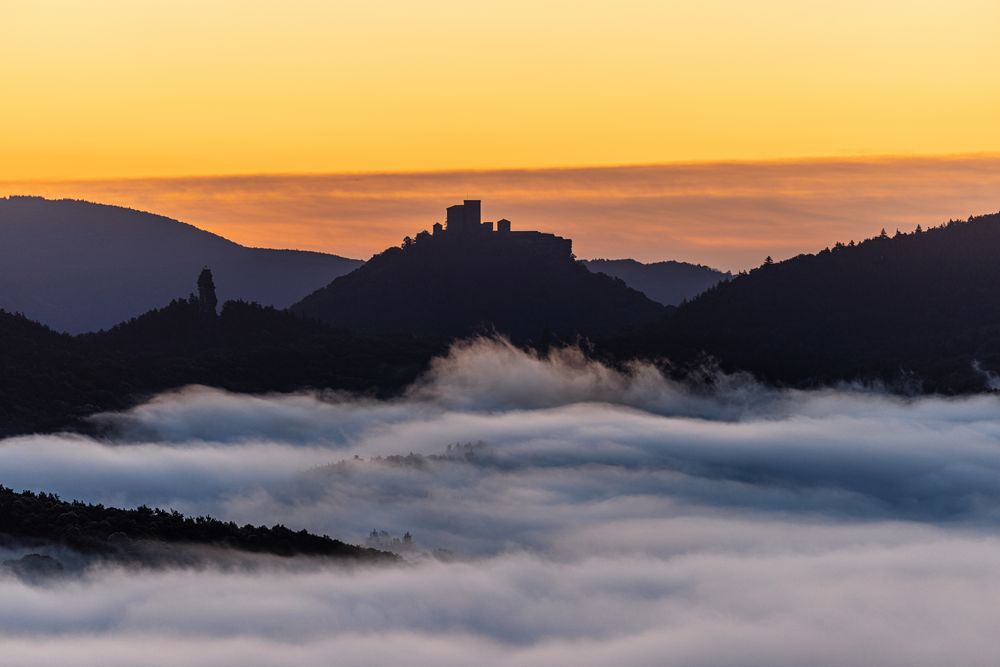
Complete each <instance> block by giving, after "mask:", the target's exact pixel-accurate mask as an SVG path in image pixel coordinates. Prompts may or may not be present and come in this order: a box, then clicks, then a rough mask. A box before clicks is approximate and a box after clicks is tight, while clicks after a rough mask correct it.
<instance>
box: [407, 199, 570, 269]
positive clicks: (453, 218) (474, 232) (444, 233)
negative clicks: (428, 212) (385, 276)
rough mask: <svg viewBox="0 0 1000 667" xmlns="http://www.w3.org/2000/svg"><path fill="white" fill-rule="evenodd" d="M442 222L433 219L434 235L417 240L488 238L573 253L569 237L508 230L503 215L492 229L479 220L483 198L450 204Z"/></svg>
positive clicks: (556, 254) (464, 241) (468, 242)
mask: <svg viewBox="0 0 1000 667" xmlns="http://www.w3.org/2000/svg"><path fill="white" fill-rule="evenodd" d="M445 224H446V225H447V226H444V225H442V224H441V223H440V222H435V223H434V226H433V228H432V229H433V230H434V231H433V234H427V233H426V232H423V233H422V234H418V235H417V238H416V242H424V241H425V240H426V238H425V236H426V237H431V238H432V239H433V240H434V241H435V242H445V243H449V244H461V245H471V244H477V243H481V242H484V241H488V242H490V243H496V244H501V245H503V246H506V247H508V248H520V249H524V250H530V251H532V252H534V253H541V254H545V255H549V256H552V257H558V258H571V257H572V256H573V241H572V239H567V238H563V237H561V236H556V235H555V234H547V233H544V232H536V231H523V232H515V231H512V230H511V223H510V220H507V219H506V218H501V219H500V220H497V222H496V229H495V231H494V224H493V223H492V222H483V220H482V201H481V200H479V199H466V200H465V201H464V202H462V203H461V204H455V205H454V206H449V207H448V208H447V209H446V218H445Z"/></svg>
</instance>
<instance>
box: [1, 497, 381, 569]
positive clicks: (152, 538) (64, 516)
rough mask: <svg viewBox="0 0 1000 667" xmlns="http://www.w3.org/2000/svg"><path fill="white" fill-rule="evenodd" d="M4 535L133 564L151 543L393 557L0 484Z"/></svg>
mask: <svg viewBox="0 0 1000 667" xmlns="http://www.w3.org/2000/svg"><path fill="white" fill-rule="evenodd" d="M0 534H2V535H3V536H5V537H6V538H7V540H8V541H10V542H24V541H29V542H32V543H36V544H52V545H59V546H65V547H69V548H71V549H74V550H76V551H79V552H82V553H85V554H94V555H99V556H106V557H112V558H124V559H128V560H132V559H134V558H136V557H137V554H141V555H143V556H145V555H148V554H149V553H150V551H149V550H148V549H141V550H137V549H133V548H132V547H135V546H143V547H148V546H149V544H148V543H150V542H154V543H155V542H160V543H170V544H184V545H197V546H210V547H217V548H222V549H232V550H236V551H244V552H249V553H258V554H272V555H276V556H318V557H324V558H341V559H351V560H366V561H392V560H395V557H394V556H393V555H392V554H389V553H386V552H384V551H378V550H376V549H369V548H366V547H359V546H355V545H352V544H347V543H345V542H341V541H340V540H335V539H332V538H330V537H327V536H326V535H315V534H312V533H309V532H306V531H305V530H300V531H293V530H291V529H289V528H286V527H285V526H282V525H276V526H272V527H271V528H266V527H264V526H251V525H249V524H247V525H245V526H237V525H236V524H235V523H232V522H224V521H219V520H218V519H213V518H211V517H207V516H200V517H195V518H190V517H185V516H184V515H182V514H180V513H178V512H170V511H166V510H162V509H151V508H149V507H145V506H142V507H138V508H136V509H117V508H114V507H105V506H103V505H89V504H86V503H81V502H67V501H65V500H60V499H59V497H58V496H55V495H53V494H48V493H32V492H31V491H22V492H20V493H18V492H16V491H13V490H11V489H8V488H6V487H3V486H0Z"/></svg>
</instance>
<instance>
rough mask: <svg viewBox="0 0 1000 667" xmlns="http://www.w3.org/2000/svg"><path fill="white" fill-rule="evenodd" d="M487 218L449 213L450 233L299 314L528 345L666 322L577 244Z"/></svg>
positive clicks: (412, 243) (410, 242) (362, 327)
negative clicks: (578, 254)
mask: <svg viewBox="0 0 1000 667" xmlns="http://www.w3.org/2000/svg"><path fill="white" fill-rule="evenodd" d="M463 207H470V208H469V211H471V212H469V211H466V212H463V211H462V209H463ZM478 211H479V202H478V201H466V203H465V204H459V205H456V206H453V207H450V208H449V210H448V216H449V222H448V227H447V229H443V228H441V226H440V225H436V226H435V233H434V234H429V233H427V232H421V233H420V234H418V235H417V237H416V238H415V239H409V238H408V239H406V240H405V241H404V244H403V247H401V248H389V249H388V250H386V251H385V252H383V253H381V254H379V255H377V256H375V257H373V258H372V259H371V260H369V261H368V262H366V263H365V265H364V266H362V267H361V268H359V269H358V270H356V271H354V272H352V273H350V274H348V275H346V276H341V277H340V278H337V279H336V280H334V281H333V282H332V283H330V284H329V285H328V286H326V287H324V288H322V289H320V290H317V291H316V292H314V293H313V294H310V295H309V296H308V297H306V298H305V299H303V300H302V301H300V302H299V303H297V304H295V305H294V306H292V308H291V310H292V312H294V313H295V314H297V315H301V316H303V317H308V318H312V319H316V320H319V321H322V322H325V323H327V324H329V325H330V326H334V327H339V328H343V329H347V330H351V331H357V332H363V333H413V334H420V335H432V336H442V337H447V338H458V337H462V336H468V335H471V334H475V333H483V332H492V331H496V332H499V333H502V334H506V335H509V336H512V337H513V338H515V339H522V340H523V339H531V338H537V337H539V336H544V335H547V334H554V335H559V336H571V335H574V334H584V335H600V334H608V333H611V332H614V331H619V330H623V329H628V328H631V327H636V326H639V325H643V324H648V323H650V322H654V321H656V320H658V319H661V318H662V317H664V316H665V313H666V311H665V309H664V308H663V306H661V305H659V304H657V303H654V302H653V301H651V300H650V299H648V298H647V297H646V296H645V295H643V294H642V293H641V292H638V291H636V290H634V289H632V288H630V287H628V286H627V285H626V284H625V283H624V282H622V281H621V280H618V279H616V278H611V277H609V276H606V275H603V274H600V273H591V272H590V271H588V270H587V269H586V268H585V267H583V266H582V265H581V264H580V263H578V262H576V261H575V260H574V259H573V255H572V249H571V242H570V241H569V240H568V239H564V238H560V237H558V236H554V235H552V234H543V233H540V232H519V231H511V229H510V222H509V221H507V220H501V221H499V222H498V223H497V230H496V231H494V230H493V228H492V223H482V222H480V221H479V214H478ZM466 216H467V217H466Z"/></svg>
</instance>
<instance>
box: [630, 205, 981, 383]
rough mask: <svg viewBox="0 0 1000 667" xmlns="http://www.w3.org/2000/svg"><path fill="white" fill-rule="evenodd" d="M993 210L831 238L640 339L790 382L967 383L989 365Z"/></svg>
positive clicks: (728, 287)
mask: <svg viewBox="0 0 1000 667" xmlns="http://www.w3.org/2000/svg"><path fill="white" fill-rule="evenodd" d="M998 256H1000V214H991V215H983V216H976V217H970V218H969V219H968V220H965V221H958V220H951V221H949V222H947V223H945V224H943V225H940V226H938V227H933V228H930V229H927V230H923V229H921V228H919V227H918V228H917V229H916V230H915V231H913V232H911V233H901V232H898V231H897V232H896V233H895V234H893V235H891V236H890V235H889V234H887V233H886V232H885V231H884V230H883V232H882V233H881V234H879V235H878V236H876V237H874V238H870V239H867V240H864V241H862V242H861V243H854V242H853V241H850V242H848V243H837V244H835V245H834V246H833V247H832V248H826V249H824V250H822V251H820V252H818V253H816V254H804V255H799V256H797V257H794V258H791V259H789V260H786V261H783V262H769V261H767V260H765V262H764V264H762V265H761V266H760V267H758V268H756V269H754V270H752V271H749V272H742V273H741V274H739V275H737V276H735V277H734V278H733V279H732V280H729V281H725V282H722V283H719V284H718V285H716V286H714V287H712V288H710V289H709V290H707V291H706V292H705V293H704V294H702V295H701V296H700V297H698V298H697V299H694V300H692V301H691V302H689V303H687V304H684V305H682V306H681V307H679V308H678V309H677V311H676V312H675V313H674V316H673V317H672V318H671V320H670V322H669V323H667V324H666V325H665V326H664V327H662V328H659V329H658V330H657V331H656V332H655V334H654V335H651V336H649V337H647V338H646V339H645V341H644V343H643V344H641V345H640V347H642V348H644V350H645V352H646V353H649V352H651V351H653V350H656V351H660V352H663V353H666V354H669V355H670V356H671V358H673V359H692V358H694V357H696V356H697V355H699V354H708V355H710V356H712V357H714V358H716V359H718V360H720V361H721V362H722V364H723V366H724V367H725V368H729V369H741V370H749V371H751V372H753V373H755V374H756V375H758V376H759V377H761V378H762V379H765V380H768V381H771V382H776V383H779V384H788V385H794V386H803V385H806V386H810V385H820V384H826V383H829V382H836V381H852V380H864V381H878V382H883V383H886V384H890V385H896V386H899V385H900V384H906V383H912V384H915V385H919V386H914V387H913V388H914V389H922V390H924V391H934V392H943V393H956V392H964V391H979V390H982V389H984V388H985V387H986V383H987V381H988V378H987V376H986V375H985V374H984V373H983V372H982V371H981V370H979V369H981V368H986V369H998V368H1000V289H997V287H998V286H1000V262H998V261H997V257H998Z"/></svg>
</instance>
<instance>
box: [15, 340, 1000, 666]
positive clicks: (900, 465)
mask: <svg viewBox="0 0 1000 667" xmlns="http://www.w3.org/2000/svg"><path fill="white" fill-rule="evenodd" d="M706 380H710V381H706V382H705V383H704V384H702V385H699V386H692V385H690V384H688V385H684V386H682V385H679V384H677V383H674V382H672V381H670V380H668V379H666V378H664V377H663V376H662V375H661V374H660V372H659V371H657V370H656V369H655V368H654V367H652V366H646V365H636V366H633V367H631V368H629V369H627V370H625V371H618V370H612V369H610V368H607V367H604V366H601V365H599V364H597V363H595V362H593V361H588V360H587V359H585V358H584V356H583V355H582V354H580V353H579V352H578V351H575V350H571V349H570V350H563V351H561V352H555V353H552V354H551V355H550V356H547V357H539V356H536V355H533V354H530V353H526V352H523V351H521V350H519V349H516V348H514V347H512V346H510V345H508V344H506V343H505V342H503V341H495V340H480V341H475V342H470V343H465V344H460V345H457V346H456V347H454V348H453V349H452V351H451V353H450V354H449V355H448V356H447V357H445V358H441V359H438V360H436V361H435V362H434V364H433V366H432V368H431V371H430V372H429V373H428V374H427V375H426V376H425V377H424V378H423V379H421V380H420V381H419V382H418V383H417V384H416V385H414V386H413V387H411V388H410V390H409V391H408V392H407V393H406V394H405V395H404V396H403V397H401V398H398V399H394V400H382V401H379V400H374V399H366V398H359V397H352V396H348V395H342V394H295V395H274V396H247V395H239V394H231V393H226V392H223V391H219V390H215V389H211V388H205V387H190V388H187V389H184V390H182V391H179V392H174V393H169V394H163V395H160V396H157V397H155V398H154V399H152V400H150V401H148V402H146V403H144V404H143V405H140V406H139V407H136V408H134V409H132V410H130V411H128V412H124V413H115V414H103V415H97V416H95V417H94V420H95V421H96V422H97V423H98V424H99V425H100V426H101V427H102V428H103V429H104V430H105V431H106V432H107V433H108V434H109V435H108V436H107V437H104V438H95V437H90V436H83V435H75V434H57V435H36V436H23V437H16V438H10V439H7V440H3V441H0V484H3V485H5V486H8V487H11V488H14V489H18V490H19V489H32V490H44V491H47V492H53V493H57V494H59V495H60V496H61V497H63V498H64V499H74V500H82V501H87V502H94V503H104V504H107V505H114V506H122V507H134V506H138V505H142V504H146V505H149V506H154V507H164V508H172V509H176V510H179V511H181V512H183V513H185V514H190V515H203V514H211V515H213V516H215V517H217V518H220V519H224V520H227V521H228V520H232V521H235V522H237V523H240V524H243V523H253V524H267V525H272V524H275V523H281V524H284V525H286V526H288V527H289V528H292V529H294V530H299V529H308V530H310V531H312V532H317V533H321V534H322V533H325V534H328V535H330V536H332V537H336V538H339V539H342V540H345V541H348V542H352V543H359V544H365V543H366V540H369V539H371V538H370V534H371V533H372V531H373V530H375V531H378V534H377V536H376V538H375V539H374V540H373V541H372V542H370V543H371V544H372V545H373V546H378V547H381V548H390V549H393V550H395V551H397V552H398V553H399V554H400V555H401V556H402V559H403V562H402V563H401V564H398V565H379V566H360V565H353V566H352V565H343V564H332V565H331V564H329V563H324V562H322V561H320V560H315V559H310V558H304V557H300V558H278V557H265V556H253V557H251V556H245V557H239V558H237V557H235V556H234V557H232V558H228V559H227V558H222V559H215V560H214V561H213V562H212V563H211V564H205V563H199V564H198V565H196V566H191V567H180V566H172V567H156V568H138V567H123V566H113V565H107V564H104V565H83V566H81V567H79V568H77V569H73V570H72V571H69V572H67V573H66V574H64V575H62V576H54V577H50V578H46V579H43V580H40V581H39V580H26V579H22V578H18V577H15V576H13V575H4V576H2V577H0V595H2V596H3V599H4V600H5V604H4V605H2V608H0V627H2V628H3V633H4V634H3V637H2V638H0V641H2V644H3V647H4V655H5V659H4V661H5V662H7V663H8V664H17V665H25V666H30V665H47V664H79V665H102V666H115V665H122V666H125V665H134V664H139V663H141V664H144V665H176V664H184V663H185V662H190V661H193V660H195V659H197V661H198V663H199V664H206V665H219V666H220V667H221V666H229V665H234V666H235V665H287V664H299V665H326V664H331V662H335V663H336V664H338V665H371V664H389V663H394V662H399V656H401V655H405V656H406V660H405V662H406V664H417V665H421V664H426V665H469V664H491V665H492V664H497V665H518V666H521V665H524V666H528V665H569V664H572V665H607V664H609V663H620V664H629V665H705V666H709V665H712V666H719V665H732V666H736V665H740V666H744V667H745V666H748V665H760V666H761V667H763V666H774V665H789V666H792V665H803V664H810V665H868V664H876V663H877V664H882V665H907V666H912V665H941V664H963V665H979V664H982V665H987V664H993V663H994V660H991V659H990V658H991V656H995V655H996V654H997V652H998V651H1000V638H998V637H997V635H996V633H995V632H994V631H993V625H994V620H995V611H994V607H995V600H996V599H997V596H998V594H1000V531H998V528H1000V399H998V398H997V397H995V396H993V395H979V396H970V397H963V398H948V399H946V398H936V397H922V398H917V399H904V398H899V397H893V396H890V395H887V394H883V393H880V392H878V391H875V390H872V389H870V388H868V389H866V388H860V387H850V386H845V387H841V388H837V389H828V390H822V391H790V390H789V391H785V390H777V389H773V388H767V387H763V386H761V385H759V384H757V383H755V382H753V381H752V380H751V379H750V378H748V377H744V376H732V375H730V376H727V375H721V374H714V375H712V376H711V377H706ZM407 533H409V534H410V535H411V536H412V542H409V541H407V542H404V541H403V536H404V535H405V534H407ZM22 551H23V550H22ZM19 553H21V552H17V551H16V549H15V550H12V551H11V553H10V554H9V556H17V555H19ZM53 555H55V556H56V557H58V558H60V559H61V560H71V559H72V555H71V554H66V553H53ZM5 557H6V556H5Z"/></svg>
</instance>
